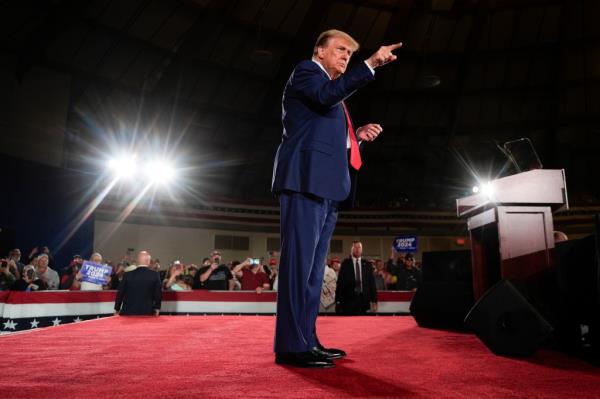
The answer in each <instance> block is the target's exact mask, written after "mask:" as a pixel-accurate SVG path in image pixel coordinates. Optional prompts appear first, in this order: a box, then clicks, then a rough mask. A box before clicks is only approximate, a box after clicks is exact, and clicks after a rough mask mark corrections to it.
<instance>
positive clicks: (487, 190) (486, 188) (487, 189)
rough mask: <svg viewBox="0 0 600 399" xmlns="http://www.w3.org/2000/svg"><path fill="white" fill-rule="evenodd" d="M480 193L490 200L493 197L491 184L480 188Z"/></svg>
mask: <svg viewBox="0 0 600 399" xmlns="http://www.w3.org/2000/svg"><path fill="white" fill-rule="evenodd" d="M481 192H482V193H483V194H484V195H485V196H486V197H488V198H492V197H493V196H494V187H493V186H492V183H491V182H487V183H485V184H484V185H483V186H482V187H481Z"/></svg>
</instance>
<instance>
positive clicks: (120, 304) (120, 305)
mask: <svg viewBox="0 0 600 399" xmlns="http://www.w3.org/2000/svg"><path fill="white" fill-rule="evenodd" d="M161 294H162V284H161V281H160V276H159V274H158V273H157V272H155V271H153V270H150V269H148V268H147V267H138V268H137V269H135V270H132V271H130V272H126V273H125V274H124V275H123V280H121V282H120V283H119V289H118V291H117V297H116V299H115V310H117V311H120V312H121V313H120V314H122V315H150V314H153V313H154V310H155V309H159V310H160V305H161Z"/></svg>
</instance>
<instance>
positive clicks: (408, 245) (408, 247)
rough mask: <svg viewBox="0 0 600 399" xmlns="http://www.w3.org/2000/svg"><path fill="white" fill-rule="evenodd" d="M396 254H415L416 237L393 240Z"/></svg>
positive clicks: (400, 237) (407, 236) (404, 236)
mask: <svg viewBox="0 0 600 399" xmlns="http://www.w3.org/2000/svg"><path fill="white" fill-rule="evenodd" d="M393 245H394V249H395V250H396V252H417V236H415V235H403V236H398V237H396V238H394V243H393Z"/></svg>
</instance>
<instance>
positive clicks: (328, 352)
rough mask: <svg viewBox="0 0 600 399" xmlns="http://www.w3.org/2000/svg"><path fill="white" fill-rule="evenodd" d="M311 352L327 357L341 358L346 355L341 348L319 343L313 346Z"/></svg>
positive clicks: (331, 358)
mask: <svg viewBox="0 0 600 399" xmlns="http://www.w3.org/2000/svg"><path fill="white" fill-rule="evenodd" d="M313 352H315V353H317V354H319V355H321V356H324V357H326V358H327V359H330V360H333V359H341V358H343V357H346V352H344V351H343V350H341V349H335V348H325V347H324V346H323V345H321V344H319V345H317V346H315V347H314V348H313Z"/></svg>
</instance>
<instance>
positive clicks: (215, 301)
mask: <svg viewBox="0 0 600 399" xmlns="http://www.w3.org/2000/svg"><path fill="white" fill-rule="evenodd" d="M412 296H413V293H412V292H403V291H388V292H380V293H379V294H378V297H379V312H378V313H379V314H406V313H408V307H409V305H410V301H411V299H412ZM276 300H277V293H276V292H264V293H262V294H257V293H256V292H253V291H189V292H164V293H163V302H162V309H161V311H162V312H163V313H164V314H171V315H175V314H183V315H190V314H191V315H194V314H255V315H256V314H274V313H275V310H276ZM114 302H115V291H41V292H16V291H2V292H0V316H1V320H0V322H1V323H2V324H0V331H1V332H2V333H7V332H14V331H19V330H28V329H31V328H40V327H48V326H56V325H60V324H67V323H71V322H79V321H83V320H89V319H93V318H94V319H95V318H98V317H104V316H109V315H112V313H113V308H114Z"/></svg>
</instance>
